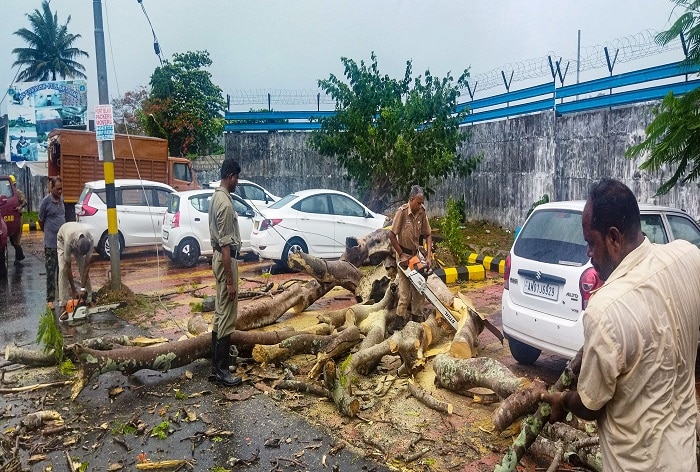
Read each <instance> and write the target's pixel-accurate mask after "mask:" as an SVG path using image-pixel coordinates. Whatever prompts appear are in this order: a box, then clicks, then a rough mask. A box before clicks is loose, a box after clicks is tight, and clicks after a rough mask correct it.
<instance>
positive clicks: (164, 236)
mask: <svg viewBox="0 0 700 472" xmlns="http://www.w3.org/2000/svg"><path fill="white" fill-rule="evenodd" d="M168 236H169V234H168V232H167V231H163V239H165V240H166V241H167V240H168Z"/></svg>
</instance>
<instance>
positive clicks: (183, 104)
mask: <svg viewBox="0 0 700 472" xmlns="http://www.w3.org/2000/svg"><path fill="white" fill-rule="evenodd" d="M211 64H212V62H211V59H210V58H209V53H208V52H207V51H196V52H192V51H188V52H186V53H184V54H181V53H175V54H174V55H173V59H172V62H170V61H167V60H166V61H164V62H163V65H162V66H160V67H157V68H156V70H155V72H153V75H151V82H150V85H151V91H150V93H149V94H148V98H147V99H146V100H144V102H143V114H142V115H141V125H142V126H143V128H144V129H145V130H146V133H147V134H148V135H150V136H157V137H160V138H165V139H167V140H168V147H169V149H170V153H171V154H172V155H174V156H187V155H190V154H198V155H202V154H207V153H209V152H211V151H212V150H213V149H214V148H216V147H217V144H218V142H219V139H220V138H221V134H222V131H223V126H224V116H223V112H224V109H225V107H226V101H225V100H224V98H223V96H222V91H221V89H220V88H219V87H218V86H216V85H214V83H213V82H212V81H211V73H209V71H207V70H205V68H206V67H209V66H210V65H211Z"/></svg>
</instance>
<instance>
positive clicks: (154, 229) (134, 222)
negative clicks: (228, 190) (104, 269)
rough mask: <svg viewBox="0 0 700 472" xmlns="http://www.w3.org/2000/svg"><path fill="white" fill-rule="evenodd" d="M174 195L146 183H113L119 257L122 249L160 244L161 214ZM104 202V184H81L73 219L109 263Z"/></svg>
mask: <svg viewBox="0 0 700 472" xmlns="http://www.w3.org/2000/svg"><path fill="white" fill-rule="evenodd" d="M174 191H175V190H174V189H173V188H172V187H171V186H170V185H167V184H163V183H160V182H152V181H150V180H138V179H116V180H115V181H114V192H115V197H116V204H117V226H118V231H119V233H118V234H119V244H120V246H119V254H120V255H121V254H122V253H123V252H124V248H125V247H135V246H149V245H156V244H160V233H161V228H160V225H161V222H162V221H163V213H165V209H166V207H167V204H168V198H169V197H170V194H171V193H173V192H174ZM106 201H107V197H106V190H105V181H104V180H96V181H93V182H87V183H85V187H83V191H82V193H81V194H80V198H79V199H78V203H77V204H76V205H75V219H76V221H78V222H79V223H81V224H83V225H84V226H85V227H86V228H87V229H88V231H90V234H91V235H92V239H93V240H94V241H95V250H96V251H97V252H98V253H100V254H101V255H102V257H104V258H106V259H109V254H110V247H109V238H108V234H107V204H106V203H105V202H106Z"/></svg>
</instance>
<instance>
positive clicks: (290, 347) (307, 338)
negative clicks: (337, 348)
mask: <svg viewBox="0 0 700 472" xmlns="http://www.w3.org/2000/svg"><path fill="white" fill-rule="evenodd" d="M336 338H340V340H339V342H341V343H349V344H350V347H351V346H353V345H355V344H357V343H358V342H360V330H359V329H357V328H355V329H346V330H344V331H341V332H340V334H335V335H327V336H320V335H315V334H307V333H304V334H298V335H296V336H292V337H290V338H287V339H285V340H284V341H282V342H280V343H277V344H273V345H271V346H270V345H264V344H256V345H255V347H253V359H255V361H256V362H259V363H261V364H268V363H270V362H274V361H278V360H282V359H286V358H288V357H291V356H293V355H295V354H300V353H304V354H317V353H319V352H321V351H324V350H325V349H326V347H327V346H329V345H330V344H331V343H333V342H336Z"/></svg>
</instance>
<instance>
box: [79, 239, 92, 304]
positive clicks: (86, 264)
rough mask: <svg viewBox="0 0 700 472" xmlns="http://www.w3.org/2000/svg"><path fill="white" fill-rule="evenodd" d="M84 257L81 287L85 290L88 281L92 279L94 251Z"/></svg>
mask: <svg viewBox="0 0 700 472" xmlns="http://www.w3.org/2000/svg"><path fill="white" fill-rule="evenodd" d="M82 257H84V258H85V259H84V260H83V276H82V278H81V279H80V286H81V287H83V288H84V287H87V281H88V279H89V278H90V261H91V260H92V251H90V253H88V254H86V255H84V256H82ZM88 301H92V300H88Z"/></svg>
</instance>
